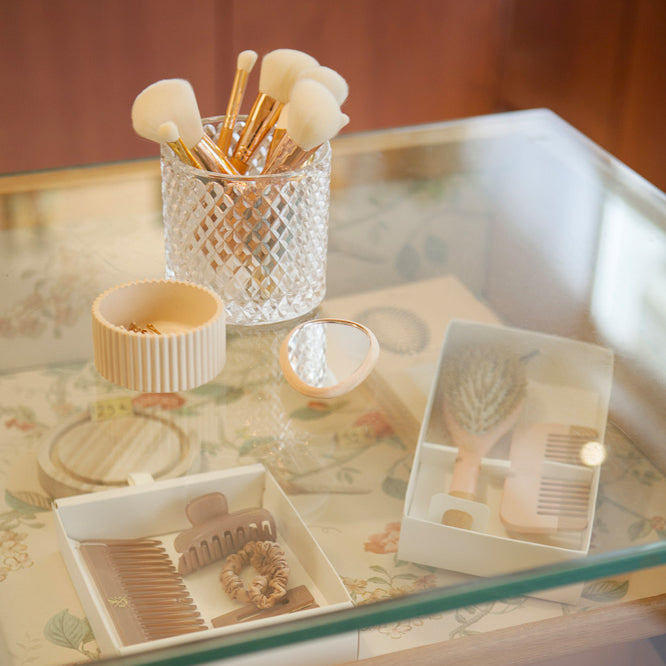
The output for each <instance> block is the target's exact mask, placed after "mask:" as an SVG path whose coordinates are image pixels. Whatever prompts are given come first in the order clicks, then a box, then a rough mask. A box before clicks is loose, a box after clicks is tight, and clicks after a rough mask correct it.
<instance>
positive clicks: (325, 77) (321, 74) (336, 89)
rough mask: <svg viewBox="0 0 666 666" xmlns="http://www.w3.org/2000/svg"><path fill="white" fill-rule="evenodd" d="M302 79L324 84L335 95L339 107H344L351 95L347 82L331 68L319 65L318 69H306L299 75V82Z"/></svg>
mask: <svg viewBox="0 0 666 666" xmlns="http://www.w3.org/2000/svg"><path fill="white" fill-rule="evenodd" d="M301 79H312V80H313V81H319V83H323V84H324V85H325V86H326V87H327V88H328V89H329V90H330V91H331V92H332V93H333V96H334V97H335V99H336V101H337V103H338V106H342V105H343V104H344V103H345V100H346V99H347V97H348V95H349V86H348V85H347V81H345V79H344V78H343V77H342V76H340V74H338V73H337V72H336V71H335V70H334V69H331V68H330V67H324V66H323V65H318V66H317V67H309V68H308V69H304V70H303V71H302V72H301V73H300V74H299V75H298V80H299V81H300V80H301Z"/></svg>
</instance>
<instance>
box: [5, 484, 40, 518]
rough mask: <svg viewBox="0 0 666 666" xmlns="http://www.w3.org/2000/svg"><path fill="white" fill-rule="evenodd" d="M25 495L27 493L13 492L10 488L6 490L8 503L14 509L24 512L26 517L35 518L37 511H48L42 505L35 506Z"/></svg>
mask: <svg viewBox="0 0 666 666" xmlns="http://www.w3.org/2000/svg"><path fill="white" fill-rule="evenodd" d="M28 494H30V493H28ZM25 495H26V494H25V493H20V492H18V493H11V492H10V491H9V490H5V502H7V505H8V506H10V507H11V508H12V509H14V511H19V512H20V513H21V514H23V518H25V519H30V518H34V517H35V513H36V512H39V511H47V509H44V508H42V507H41V506H35V505H34V504H32V503H30V502H28V501H26V497H25Z"/></svg>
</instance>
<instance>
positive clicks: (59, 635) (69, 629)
mask: <svg viewBox="0 0 666 666" xmlns="http://www.w3.org/2000/svg"><path fill="white" fill-rule="evenodd" d="M89 633H90V625H89V624H88V621H87V620H85V619H83V620H82V619H81V618H78V617H76V616H74V615H72V614H71V613H70V612H69V609H68V608H66V609H65V610H63V611H60V613H58V614H57V615H54V616H53V617H52V618H51V619H50V620H49V621H48V622H47V623H46V626H45V627H44V635H45V636H46V638H47V639H48V640H49V641H51V642H52V643H55V644H56V645H60V646H61V647H66V648H72V649H73V650H78V649H79V646H80V645H81V644H82V643H83V641H84V638H86V637H87V636H88V635H89Z"/></svg>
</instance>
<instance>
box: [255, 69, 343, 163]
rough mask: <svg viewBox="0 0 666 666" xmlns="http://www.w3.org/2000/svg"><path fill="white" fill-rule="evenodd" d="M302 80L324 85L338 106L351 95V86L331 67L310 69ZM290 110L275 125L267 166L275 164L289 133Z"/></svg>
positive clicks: (301, 76)
mask: <svg viewBox="0 0 666 666" xmlns="http://www.w3.org/2000/svg"><path fill="white" fill-rule="evenodd" d="M301 79H312V80H313V81H319V83H323V84H324V85H325V86H326V87H327V88H328V89H329V90H330V91H331V93H333V97H335V99H336V101H337V103H338V106H342V104H343V103H344V102H345V100H346V99H347V96H348V95H349V86H348V85H347V82H346V81H345V79H344V78H343V77H342V76H340V74H338V73H337V72H336V71H335V70H333V69H331V68H330V67H323V66H321V65H319V66H317V67H309V68H308V69H305V70H303V71H302V72H301V73H300V74H299V76H298V81H300V80H301ZM288 108H289V104H287V105H286V106H285V107H284V109H282V113H280V117H279V118H278V121H277V122H276V123H275V128H274V129H273V136H272V137H271V144H270V146H269V147H268V152H267V153H266V161H265V163H266V164H268V163H272V162H273V155H274V153H275V149H276V147H277V145H278V143H279V142H280V141H281V140H282V138H283V137H284V135H285V134H286V132H287V110H288ZM345 124H346V123H345Z"/></svg>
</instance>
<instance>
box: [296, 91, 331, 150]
mask: <svg viewBox="0 0 666 666" xmlns="http://www.w3.org/2000/svg"><path fill="white" fill-rule="evenodd" d="M342 115H343V114H342V113H340V107H339V106H338V103H337V101H336V99H335V97H334V96H333V93H332V92H331V91H330V90H329V89H328V88H327V87H326V86H325V85H324V84H323V83H319V81H313V80H312V79H301V80H300V81H297V82H296V84H295V85H294V88H293V90H292V93H291V99H290V100H289V116H288V118H287V132H288V134H289V136H290V137H291V138H292V139H293V140H294V141H295V142H296V144H297V145H298V146H299V147H300V148H302V149H303V150H311V149H312V148H316V147H317V146H319V145H321V144H322V143H324V142H325V141H328V140H329V139H332V138H333V137H334V136H335V135H336V134H337V133H338V131H339V130H340V123H341V122H342V118H341V116H342Z"/></svg>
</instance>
